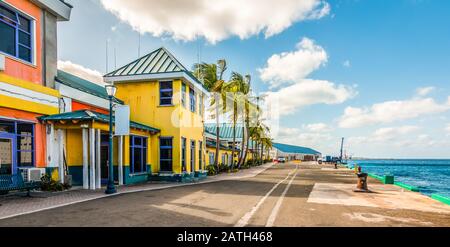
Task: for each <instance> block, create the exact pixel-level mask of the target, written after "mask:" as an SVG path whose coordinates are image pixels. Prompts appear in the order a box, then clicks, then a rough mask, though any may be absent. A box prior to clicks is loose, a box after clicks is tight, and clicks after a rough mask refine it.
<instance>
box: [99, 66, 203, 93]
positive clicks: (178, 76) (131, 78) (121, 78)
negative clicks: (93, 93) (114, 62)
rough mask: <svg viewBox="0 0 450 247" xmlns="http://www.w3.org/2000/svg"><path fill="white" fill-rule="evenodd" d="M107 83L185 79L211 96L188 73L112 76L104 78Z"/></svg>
mask: <svg viewBox="0 0 450 247" xmlns="http://www.w3.org/2000/svg"><path fill="white" fill-rule="evenodd" d="M103 79H104V81H105V82H106V83H125V82H131V81H133V82H136V81H148V80H155V81H163V80H171V79H184V80H185V81H187V82H189V83H191V84H192V85H193V86H194V88H196V89H197V90H200V91H201V92H202V93H204V94H206V95H209V92H208V91H207V90H206V89H205V88H203V86H202V85H200V84H199V83H198V82H197V81H195V80H194V79H192V78H191V77H190V76H189V75H188V74H187V73H186V72H184V71H180V72H170V73H158V74H146V75H129V76H112V77H103Z"/></svg>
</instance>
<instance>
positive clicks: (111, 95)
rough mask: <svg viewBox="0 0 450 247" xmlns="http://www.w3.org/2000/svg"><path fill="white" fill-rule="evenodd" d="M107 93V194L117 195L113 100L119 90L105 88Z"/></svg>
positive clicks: (112, 86)
mask: <svg viewBox="0 0 450 247" xmlns="http://www.w3.org/2000/svg"><path fill="white" fill-rule="evenodd" d="M105 89H106V93H107V94H108V98H109V162H108V167H109V176H108V186H107V187H106V191H105V193H106V194H114V193H116V192H117V191H116V187H115V186H114V170H113V169H114V166H113V131H112V129H113V123H112V117H113V116H112V115H113V98H114V96H115V95H116V92H117V88H116V87H115V86H114V84H111V85H106V86H105Z"/></svg>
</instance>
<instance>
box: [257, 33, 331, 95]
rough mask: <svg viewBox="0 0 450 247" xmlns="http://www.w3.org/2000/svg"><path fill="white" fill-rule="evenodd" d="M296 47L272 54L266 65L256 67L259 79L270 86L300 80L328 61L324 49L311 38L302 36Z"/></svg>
mask: <svg viewBox="0 0 450 247" xmlns="http://www.w3.org/2000/svg"><path fill="white" fill-rule="evenodd" d="M296 47H297V50H296V51H292V52H283V53H281V54H274V55H272V57H270V58H269V59H268V60H267V65H266V67H265V68H262V69H258V71H259V73H260V77H261V79H262V80H263V81H265V82H269V83H270V84H271V87H272V88H273V87H277V86H279V85H281V84H283V83H295V82H297V81H299V80H302V79H304V78H305V77H306V76H308V75H309V74H311V73H312V72H313V71H315V70H317V69H318V68H320V66H322V65H324V64H325V63H326V62H327V61H328V55H327V53H326V51H325V50H324V49H323V48H322V47H321V46H319V45H316V44H315V43H314V41H313V40H311V39H308V38H303V39H302V40H301V41H300V42H299V43H298V44H297V46H296Z"/></svg>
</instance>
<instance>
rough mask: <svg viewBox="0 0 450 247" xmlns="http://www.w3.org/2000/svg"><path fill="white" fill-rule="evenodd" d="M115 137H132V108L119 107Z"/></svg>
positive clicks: (117, 107) (117, 108)
mask: <svg viewBox="0 0 450 247" xmlns="http://www.w3.org/2000/svg"><path fill="white" fill-rule="evenodd" d="M115 113H116V114H115V120H116V121H115V122H116V128H115V130H116V131H115V135H116V136H127V135H130V106H127V105H118V106H116V111H115Z"/></svg>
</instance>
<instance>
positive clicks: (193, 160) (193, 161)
mask: <svg viewBox="0 0 450 247" xmlns="http://www.w3.org/2000/svg"><path fill="white" fill-rule="evenodd" d="M194 171H195V141H191V172H194Z"/></svg>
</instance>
